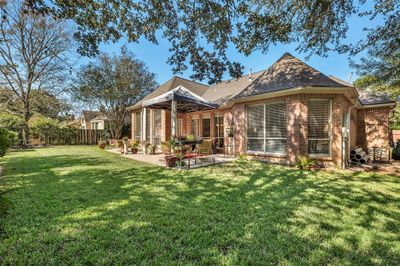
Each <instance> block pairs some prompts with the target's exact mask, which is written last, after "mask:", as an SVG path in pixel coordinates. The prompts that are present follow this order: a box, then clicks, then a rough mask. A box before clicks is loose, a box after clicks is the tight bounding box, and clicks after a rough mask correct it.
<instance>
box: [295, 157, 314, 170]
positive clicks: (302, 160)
mask: <svg viewBox="0 0 400 266" xmlns="http://www.w3.org/2000/svg"><path fill="white" fill-rule="evenodd" d="M314 164H315V161H314V160H313V159H311V158H309V157H308V156H303V155H300V156H298V157H297V161H296V167H297V168H299V169H300V170H304V169H310V168H311V167H312V166H313V165H314Z"/></svg>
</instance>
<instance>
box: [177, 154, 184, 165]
mask: <svg viewBox="0 0 400 266" xmlns="http://www.w3.org/2000/svg"><path fill="white" fill-rule="evenodd" d="M184 158H185V157H184V155H183V154H182V153H178V154H177V155H176V162H175V165H176V167H177V168H183V167H184V166H185V160H184Z"/></svg>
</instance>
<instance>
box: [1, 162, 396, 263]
mask: <svg viewBox="0 0 400 266" xmlns="http://www.w3.org/2000/svg"><path fill="white" fill-rule="evenodd" d="M18 159H19V160H20V161H16V162H15V163H16V164H19V165H24V164H26V161H25V160H24V158H23V157H20V158H18ZM31 159H32V160H34V167H31V169H30V172H29V175H28V177H27V178H28V179H29V182H30V184H31V186H29V187H26V188H23V189H20V190H19V191H18V192H16V195H15V197H14V198H16V199H17V200H18V199H20V200H22V202H20V203H19V204H17V205H18V206H16V208H19V209H16V210H14V211H13V212H14V214H13V215H14V216H13V217H12V218H11V219H15V220H16V222H17V223H19V224H20V225H19V226H18V227H16V228H13V226H12V225H11V223H12V222H11V220H10V222H9V224H8V226H7V228H13V229H14V230H15V231H13V232H14V234H15V235H16V236H19V237H21V236H24V237H25V238H24V240H23V241H21V242H20V243H19V249H17V248H15V247H12V244H15V242H14V241H12V240H10V241H5V243H6V245H7V248H8V249H7V252H5V255H4V254H3V255H2V256H3V257H5V256H7V255H8V259H9V258H10V256H13V258H15V261H13V260H12V259H10V261H11V262H17V261H19V262H28V261H30V262H36V263H46V262H47V263H48V262H49V260H50V259H51V261H52V262H55V263H74V262H76V260H77V259H78V258H79V261H80V262H81V263H93V264H112V263H117V264H128V263H137V262H141V263H144V264H171V263H180V264H186V263H193V264H396V262H398V261H400V255H399V240H400V239H399V234H398V229H397V228H398V227H399V225H400V224H399V221H400V214H399V211H398V208H397V209H396V207H399V206H398V199H399V196H398V194H394V192H396V191H397V192H398V189H399V186H398V185H397V184H398V183H397V179H392V178H390V177H386V176H380V175H376V176H375V178H374V179H373V180H370V177H368V176H363V175H354V176H352V177H347V176H345V175H338V174H329V173H324V172H302V171H298V170H295V169H290V168H285V167H280V166H270V165H267V164H263V163H258V162H236V163H231V164H228V165H219V166H215V167H211V168H207V169H196V170H192V171H180V172H176V171H172V170H167V169H163V168H160V167H150V166H148V165H144V164H141V163H138V162H134V161H131V160H127V159H119V158H118V160H117V157H113V156H101V157H100V156H99V157H96V156H94V155H80V156H76V155H62V156H51V157H45V156H42V157H40V158H38V157H33V158H31ZM24 167H25V166H24ZM25 168H27V167H25ZM16 172H17V171H16ZM43 172H46V173H47V175H43ZM26 173H28V172H26ZM16 178H17V179H18V178H19V179H21V180H22V179H24V178H26V175H25V177H24V175H21V176H19V177H16ZM14 181H18V180H14ZM371 182H375V183H376V186H370V183H371ZM29 195H31V200H32V201H33V202H31V204H30V205H28V204H24V203H26V202H25V201H26V200H27V197H28V196H29ZM28 206H29V208H30V209H29V208H28ZM37 212H38V213H37ZM28 218H29V219H28ZM24 226H25V227H31V228H34V229H33V230H32V231H30V232H29V233H27V232H25V231H24V230H23V229H21V228H23V227H24ZM33 243H35V244H33ZM0 250H1V249H0ZM20 250H23V251H24V252H22V253H20ZM3 252H4V250H2V253H3ZM30 252H34V253H35V254H41V255H40V256H34V255H33V253H32V254H31V253H30ZM0 254H1V253H0ZM89 254H90V255H89ZM18 259H19V260H18Z"/></svg>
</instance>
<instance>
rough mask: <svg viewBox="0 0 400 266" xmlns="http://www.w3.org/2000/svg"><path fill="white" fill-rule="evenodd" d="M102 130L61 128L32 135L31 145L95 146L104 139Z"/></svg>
mask: <svg viewBox="0 0 400 266" xmlns="http://www.w3.org/2000/svg"><path fill="white" fill-rule="evenodd" d="M104 133H105V132H104V130H96V129H78V128H62V129H56V130H55V129H53V130H50V131H47V132H41V133H37V134H35V133H34V134H33V136H32V137H31V144H33V145H35V144H43V143H44V144H46V145H97V144H98V142H99V141H100V140H101V139H104Z"/></svg>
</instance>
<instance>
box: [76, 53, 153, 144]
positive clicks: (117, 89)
mask: <svg viewBox="0 0 400 266" xmlns="http://www.w3.org/2000/svg"><path fill="white" fill-rule="evenodd" d="M76 84H77V88H74V92H75V95H76V97H77V98H78V99H79V100H81V101H84V102H86V103H89V104H92V105H94V106H97V107H99V109H100V111H101V112H102V113H104V115H106V116H107V118H108V119H109V121H110V128H111V132H112V134H113V137H114V138H120V137H121V132H122V128H123V126H124V123H125V121H126V118H127V116H128V115H129V114H130V112H129V110H128V107H130V106H132V105H133V104H135V103H136V102H137V101H138V100H139V99H141V98H142V97H143V96H144V95H146V94H148V93H149V92H150V91H152V90H153V89H154V88H155V87H156V85H157V83H156V81H155V75H154V74H153V73H151V72H150V71H149V70H148V69H147V67H146V65H145V64H144V63H143V62H142V61H140V60H138V59H137V58H136V57H135V56H134V55H133V54H131V53H129V52H128V51H127V50H126V49H125V48H122V49H121V54H120V55H114V56H110V55H108V54H101V55H100V56H99V58H98V59H97V60H96V61H95V62H94V63H90V64H88V65H87V66H85V67H84V68H83V69H82V71H81V73H80V74H79V75H78V79H77V82H76Z"/></svg>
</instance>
